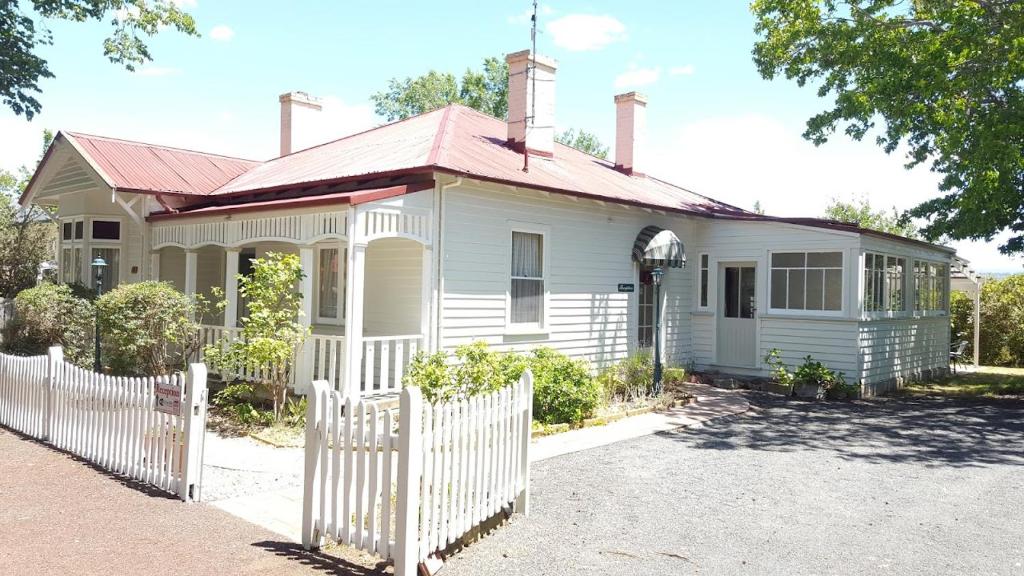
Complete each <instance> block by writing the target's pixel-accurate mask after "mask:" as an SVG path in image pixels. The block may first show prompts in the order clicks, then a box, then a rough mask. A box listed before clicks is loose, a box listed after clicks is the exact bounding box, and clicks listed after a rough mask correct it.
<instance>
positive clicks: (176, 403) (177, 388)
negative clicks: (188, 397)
mask: <svg viewBox="0 0 1024 576" xmlns="http://www.w3.org/2000/svg"><path fill="white" fill-rule="evenodd" d="M155 392H156V411H157V412H163V413H165V414H175V415H178V416H180V415H181V385H180V384H174V383H171V382H157V383H156V386H155Z"/></svg>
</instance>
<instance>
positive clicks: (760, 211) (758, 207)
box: [754, 200, 764, 216]
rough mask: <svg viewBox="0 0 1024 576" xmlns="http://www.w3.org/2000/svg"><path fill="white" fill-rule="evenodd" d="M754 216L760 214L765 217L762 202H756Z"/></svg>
mask: <svg viewBox="0 0 1024 576" xmlns="http://www.w3.org/2000/svg"><path fill="white" fill-rule="evenodd" d="M754 214H760V215H762V216H764V206H761V201H760V200H754Z"/></svg>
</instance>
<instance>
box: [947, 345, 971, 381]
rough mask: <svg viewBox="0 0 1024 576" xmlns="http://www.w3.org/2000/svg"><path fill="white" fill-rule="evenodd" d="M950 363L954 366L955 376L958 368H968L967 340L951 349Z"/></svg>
mask: <svg viewBox="0 0 1024 576" xmlns="http://www.w3.org/2000/svg"><path fill="white" fill-rule="evenodd" d="M949 363H950V364H952V365H953V374H956V367H957V365H958V364H959V365H960V366H967V340H961V341H959V342H957V343H956V344H954V345H953V346H951V347H950V349H949Z"/></svg>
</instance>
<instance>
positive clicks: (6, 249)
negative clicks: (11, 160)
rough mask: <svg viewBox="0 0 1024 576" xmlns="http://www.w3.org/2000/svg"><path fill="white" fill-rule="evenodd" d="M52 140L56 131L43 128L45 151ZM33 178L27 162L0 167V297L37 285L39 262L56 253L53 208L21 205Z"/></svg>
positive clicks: (50, 257) (55, 227)
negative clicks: (16, 168) (51, 210)
mask: <svg viewBox="0 0 1024 576" xmlns="http://www.w3.org/2000/svg"><path fill="white" fill-rule="evenodd" d="M51 141H53V133H52V132H50V131H49V130H44V131H43V150H44V151H45V150H46V148H47V147H48V146H49V145H50V142H51ZM40 158H42V155H41V154H40ZM31 178H32V170H29V168H28V167H27V166H22V167H21V168H19V169H18V171H17V172H11V171H9V170H0V297H4V298H13V297H14V296H15V295H16V294H17V293H18V292H21V291H22V290H24V289H25V288H28V287H30V286H33V285H35V283H36V278H37V277H38V275H39V267H40V265H41V264H42V263H43V262H47V261H50V260H53V259H54V257H55V254H54V253H53V247H54V240H55V239H56V234H57V225H56V224H55V223H54V221H53V219H52V218H51V214H50V211H49V210H47V209H45V208H42V207H40V206H36V205H34V204H33V205H31V206H26V207H24V208H22V207H20V206H19V205H18V198H20V197H21V193H22V192H24V191H25V187H26V186H28V182H29V180H30V179H31Z"/></svg>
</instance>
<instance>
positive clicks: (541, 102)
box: [505, 50, 558, 157]
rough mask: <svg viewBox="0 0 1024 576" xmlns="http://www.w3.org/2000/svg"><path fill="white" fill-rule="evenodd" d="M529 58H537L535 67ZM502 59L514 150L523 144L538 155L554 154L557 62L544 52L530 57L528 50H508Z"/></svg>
mask: <svg viewBox="0 0 1024 576" xmlns="http://www.w3.org/2000/svg"><path fill="white" fill-rule="evenodd" d="M531 60H535V61H536V66H535V67H534V66H532V64H533V62H532V61H531ZM505 62H508V142H509V144H511V145H512V147H513V148H515V149H516V150H519V151H522V150H523V149H524V148H525V149H526V150H528V151H529V152H530V153H531V154H535V155H537V156H548V157H550V156H553V155H554V151H555V70H556V69H557V68H558V63H557V62H555V60H554V59H552V58H548V57H546V56H536V57H535V59H531V57H530V51H529V50H523V51H521V52H514V53H512V54H509V55H508V56H505ZM529 68H533V69H532V70H529ZM534 74H535V75H536V77H534ZM535 80H536V82H534V81H535ZM535 85H536V91H537V92H536V94H534V86H535Z"/></svg>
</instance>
